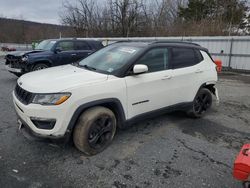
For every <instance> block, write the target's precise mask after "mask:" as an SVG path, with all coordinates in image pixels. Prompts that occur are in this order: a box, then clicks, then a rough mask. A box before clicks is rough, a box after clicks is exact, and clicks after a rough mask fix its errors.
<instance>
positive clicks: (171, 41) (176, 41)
mask: <svg viewBox="0 0 250 188" xmlns="http://www.w3.org/2000/svg"><path fill="white" fill-rule="evenodd" d="M154 43H179V44H190V45H195V46H200V45H199V44H196V43H193V42H189V41H180V40H158V41H155V42H153V44H154Z"/></svg>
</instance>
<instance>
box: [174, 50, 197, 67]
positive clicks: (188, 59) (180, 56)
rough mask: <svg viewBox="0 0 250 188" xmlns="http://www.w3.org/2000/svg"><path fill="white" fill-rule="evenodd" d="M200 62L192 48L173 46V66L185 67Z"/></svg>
mask: <svg viewBox="0 0 250 188" xmlns="http://www.w3.org/2000/svg"><path fill="white" fill-rule="evenodd" d="M197 63H198V59H197V55H196V54H195V51H194V50H193V49H191V48H172V58H171V64H172V68H174V69H178V68H184V67H189V66H193V65H195V64H197Z"/></svg>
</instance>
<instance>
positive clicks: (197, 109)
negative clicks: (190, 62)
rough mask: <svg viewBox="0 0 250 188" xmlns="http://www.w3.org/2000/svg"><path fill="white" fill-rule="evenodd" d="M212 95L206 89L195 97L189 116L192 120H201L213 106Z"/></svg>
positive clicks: (201, 90)
mask: <svg viewBox="0 0 250 188" xmlns="http://www.w3.org/2000/svg"><path fill="white" fill-rule="evenodd" d="M212 101H213V98H212V94H211V92H210V91H209V90H208V89H206V88H201V89H200V90H199V91H198V93H197V94H196V96H195V99H194V101H193V104H192V107H191V109H190V110H189V111H187V115H188V116H189V117H192V118H201V117H203V116H204V115H205V113H206V112H207V111H208V110H209V109H210V108H211V106H212Z"/></svg>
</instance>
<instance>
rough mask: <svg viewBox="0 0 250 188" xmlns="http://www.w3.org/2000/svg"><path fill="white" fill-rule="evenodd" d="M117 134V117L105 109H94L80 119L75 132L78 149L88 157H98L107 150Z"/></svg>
mask: <svg viewBox="0 0 250 188" xmlns="http://www.w3.org/2000/svg"><path fill="white" fill-rule="evenodd" d="M115 132H116V117H115V115H114V113H113V112H112V111H111V110H110V109H108V108H105V107H93V108H90V109H88V110H86V111H85V112H84V113H82V115H81V116H80V117H79V119H78V121H77V123H76V127H75V129H74V132H73V141H74V144H75V146H76V148H77V149H78V150H80V151H82V152H83V153H85V154H86V155H96V154H97V153H100V152H102V151H103V150H104V149H106V148H107V147H108V146H109V145H110V144H111V142H112V140H113V137H114V135H115Z"/></svg>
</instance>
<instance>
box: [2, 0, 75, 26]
mask: <svg viewBox="0 0 250 188" xmlns="http://www.w3.org/2000/svg"><path fill="white" fill-rule="evenodd" d="M71 1H72V0H71ZM62 2H63V0H0V16H1V17H2V16H3V17H7V18H18V19H20V18H23V19H24V20H31V21H36V22H42V23H52V24H60V18H59V15H58V13H59V12H60V11H61V10H62Z"/></svg>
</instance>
